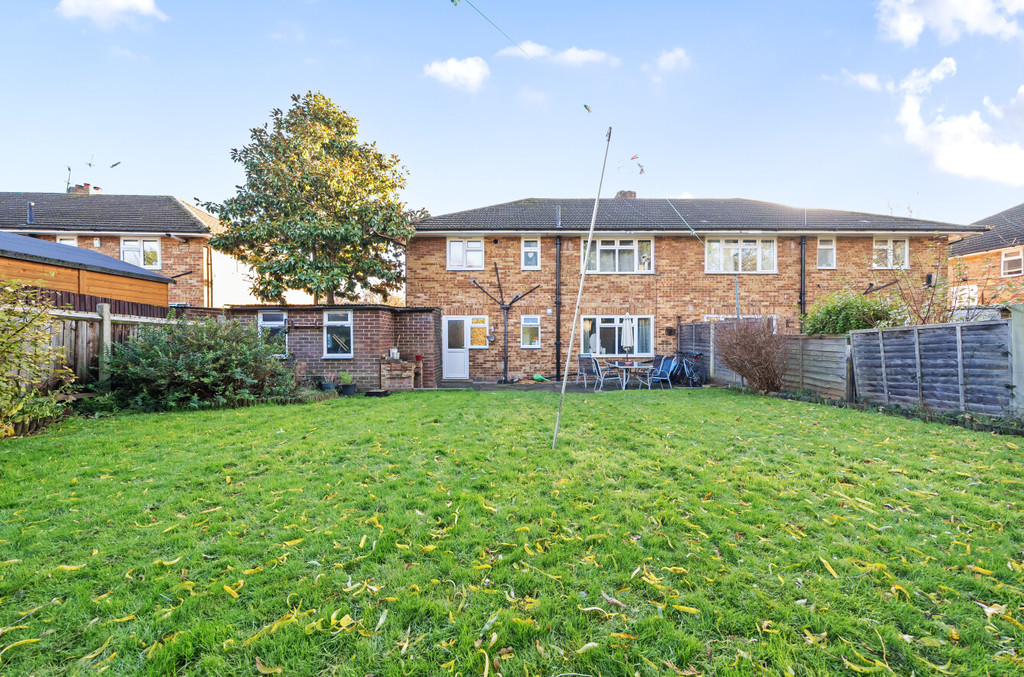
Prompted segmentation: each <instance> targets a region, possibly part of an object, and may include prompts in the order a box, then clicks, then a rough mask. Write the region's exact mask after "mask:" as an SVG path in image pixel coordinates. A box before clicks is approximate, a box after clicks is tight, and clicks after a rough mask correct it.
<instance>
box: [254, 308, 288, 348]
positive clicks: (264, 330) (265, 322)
mask: <svg viewBox="0 0 1024 677" xmlns="http://www.w3.org/2000/svg"><path fill="white" fill-rule="evenodd" d="M257 327H258V328H259V332H260V337H262V338H263V340H264V341H268V342H269V341H273V340H275V339H276V338H277V337H279V336H284V352H283V353H282V354H280V355H276V356H275V357H285V356H286V355H287V354H288V313H286V312H283V311H279V310H274V311H271V310H263V311H260V313H259V315H258V318H257Z"/></svg>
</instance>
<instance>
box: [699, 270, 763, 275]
mask: <svg viewBox="0 0 1024 677" xmlns="http://www.w3.org/2000/svg"><path fill="white" fill-rule="evenodd" d="M704 274H705V275H778V274H779V271H777V270H705V271H704Z"/></svg>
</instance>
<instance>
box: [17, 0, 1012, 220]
mask: <svg viewBox="0 0 1024 677" xmlns="http://www.w3.org/2000/svg"><path fill="white" fill-rule="evenodd" d="M474 6H475V7H476V8H478V9H479V10H480V12H482V13H483V14H485V15H486V16H487V17H489V18H490V19H491V20H492V21H493V22H494V23H496V24H497V25H498V26H500V27H501V29H502V30H503V31H505V32H506V33H507V34H508V35H509V36H511V37H512V38H513V39H514V40H515V41H517V42H518V43H520V45H522V46H523V48H524V49H525V50H526V51H528V52H530V53H531V54H532V58H526V57H525V56H524V55H523V54H522V52H521V51H520V50H519V49H517V48H515V47H513V46H512V45H511V43H510V42H509V41H508V40H506V38H505V37H504V36H503V35H502V34H501V33H500V32H499V31H498V30H496V29H495V28H494V27H492V26H491V25H490V24H489V23H488V22H487V21H486V20H485V19H484V18H483V17H482V16H481V14H480V13H478V12H477V11H475V10H474ZM4 14H5V21H4V24H3V26H2V28H0V58H2V61H3V63H4V64H5V65H6V66H7V68H6V69H5V81H6V83H7V84H6V86H5V88H4V90H5V94H4V101H3V103H4V105H3V106H2V107H0V121H2V122H3V129H4V133H3V135H2V138H0V156H2V157H3V158H4V162H2V163H0V190H25V191H37V190H38V191H60V190H63V189H64V185H65V180H66V176H67V170H66V169H65V167H66V166H67V165H70V166H71V167H72V176H71V179H72V182H74V183H80V182H84V181H89V182H91V183H93V184H94V185H99V186H101V187H102V189H103V191H104V192H108V193H156V194H168V193H169V194H174V195H177V196H179V197H181V198H183V199H186V200H189V201H191V199H192V198H193V197H199V198H201V199H204V200H220V199H223V198H225V197H227V196H229V195H230V194H231V193H232V192H233V186H234V185H235V184H237V183H239V182H240V181H241V177H242V175H241V171H240V169H239V167H238V166H236V165H234V164H233V163H232V162H231V161H230V159H229V156H228V153H229V150H230V149H231V148H232V147H236V146H239V145H241V144H244V143H245V142H246V140H247V136H248V129H249V128H250V127H253V126H256V125H259V124H262V123H263V122H265V121H266V120H267V119H268V116H269V112H270V110H271V109H272V108H274V107H276V106H279V107H286V106H287V105H288V103H289V96H290V95H291V94H293V93H299V92H305V91H307V90H310V89H313V90H319V91H322V92H323V93H325V94H327V95H328V96H330V97H331V98H332V99H333V100H334V101H335V102H336V103H338V104H339V105H340V106H341V107H343V108H345V109H346V110H348V111H349V112H350V113H351V114H353V115H354V116H356V117H357V118H358V119H359V120H360V134H361V136H362V137H364V138H366V139H370V140H375V141H377V142H378V144H379V147H380V148H381V149H383V150H385V151H387V152H393V153H396V154H398V155H399V156H400V157H401V158H402V160H403V162H404V164H405V165H406V166H407V167H408V169H409V173H410V174H409V186H408V189H407V190H406V192H405V199H406V200H407V201H408V203H409V204H410V206H412V207H425V208H427V209H429V210H430V211H431V212H432V213H434V214H441V213H445V212H449V211H455V210H460V209H468V208H473V207H478V206H482V205H486V204H492V203H497V202H504V201H509V200H515V199H518V198H523V197H591V196H593V195H594V193H595V191H596V189H597V180H598V176H599V172H600V163H601V157H602V154H603V152H604V133H605V130H606V129H607V128H608V127H609V126H611V127H613V128H614V132H613V137H612V146H611V151H610V154H609V160H608V173H607V177H606V180H605V189H604V195H605V196H611V195H613V194H614V192H615V191H616V190H618V189H633V190H636V191H637V193H638V195H639V196H640V197H679V196H695V197H746V198H754V199H761V200H769V201H773V202H781V203H784V204H790V205H795V206H801V207H826V208H836V209H851V210H861V211H868V212H876V213H890V212H892V213H896V214H899V215H907V214H912V215H913V216H918V217H922V218H931V219H939V220H945V221H952V222H970V221H973V220H975V219H978V218H981V217H983V216H986V215H989V214H992V213H994V212H998V211H1001V210H1003V209H1006V208H1008V207H1010V206H1012V205H1015V204H1018V203H1020V202H1024V148H1022V146H1024V88H1022V86H1024V0H976V1H975V2H964V1H962V0H960V1H955V0H916V1H914V0H882V1H870V2H869V1H864V2H855V1H852V0H851V1H843V2H820V0H819V1H799V0H782V1H780V2H773V3H768V2H763V1H762V0H758V1H736V2H688V1H684V0H675V1H671V2H670V1H662V2H658V1H655V0H651V1H649V2H642V3H641V2H635V3H628V2H605V1H603V0H587V1H586V2H583V1H578V2H577V1H568V0H559V1H553V0H544V1H540V0H515V1H514V2H513V1H511V0H472V4H470V2H469V0H462V2H460V3H459V4H458V5H457V6H456V5H453V4H452V2H450V0H394V1H385V0H377V1H372V0H371V1H366V0H363V1H361V2H349V1H333V2H332V1H330V0H319V1H316V0H309V1H305V2H298V1H296V2H285V1H283V0H273V1H250V2H245V3H241V2H226V1H219V2H218V1H210V0H206V1H203V2H200V1H192V0H178V1H174V0H40V1H35V2H17V3H7V6H6V7H5V13H4ZM584 105H588V106H590V108H591V110H592V112H591V113H587V111H586V110H585V109H584ZM633 155H639V160H638V161H632V160H630V158H631V157H632V156H633ZM90 160H91V161H92V163H93V167H91V168H90V167H89V166H88V165H87V163H88V162H90ZM115 162H120V163H121V164H120V165H118V166H117V167H114V168H110V165H111V164H113V163H115ZM638 162H639V163H640V164H642V165H643V166H644V170H645V171H644V173H643V175H641V174H640V172H639V166H638Z"/></svg>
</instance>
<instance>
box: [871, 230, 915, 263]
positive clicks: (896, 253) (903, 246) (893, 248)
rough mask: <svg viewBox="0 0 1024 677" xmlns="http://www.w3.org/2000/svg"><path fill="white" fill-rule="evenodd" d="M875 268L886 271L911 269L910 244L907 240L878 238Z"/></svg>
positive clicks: (874, 258) (874, 256) (874, 253)
mask: <svg viewBox="0 0 1024 677" xmlns="http://www.w3.org/2000/svg"><path fill="white" fill-rule="evenodd" d="M872 258H873V261H874V266H875V268H877V269H884V270H897V269H899V270H906V269H907V268H909V267H910V264H909V261H910V243H909V242H908V241H907V239H906V238H876V239H875V246H874V250H873V257H872Z"/></svg>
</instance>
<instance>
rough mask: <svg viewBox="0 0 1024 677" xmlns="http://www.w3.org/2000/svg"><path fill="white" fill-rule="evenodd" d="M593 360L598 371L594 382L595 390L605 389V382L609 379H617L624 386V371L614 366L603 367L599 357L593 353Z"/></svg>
mask: <svg viewBox="0 0 1024 677" xmlns="http://www.w3.org/2000/svg"><path fill="white" fill-rule="evenodd" d="M590 360H591V362H592V363H593V364H594V371H595V372H597V373H596V376H595V377H594V378H595V381H596V382H595V384H594V392H595V393H596V392H597V391H599V390H604V384H605V383H606V382H608V381H615V382H617V383H618V384H619V387H622V372H620V371H619V370H618V369H615V368H614V367H612V368H609V367H607V366H605V367H602V366H601V363H600V362H598V361H597V358H595V357H594V356H592V355H591V357H590Z"/></svg>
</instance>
